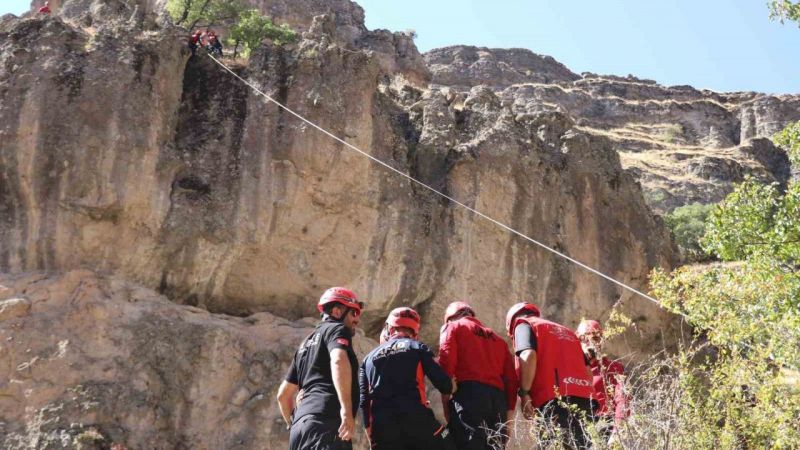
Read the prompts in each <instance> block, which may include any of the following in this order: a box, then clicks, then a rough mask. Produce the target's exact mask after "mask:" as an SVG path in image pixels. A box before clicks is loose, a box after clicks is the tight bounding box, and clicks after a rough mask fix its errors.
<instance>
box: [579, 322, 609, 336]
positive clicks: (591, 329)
mask: <svg viewBox="0 0 800 450" xmlns="http://www.w3.org/2000/svg"><path fill="white" fill-rule="evenodd" d="M575 334H577V335H578V337H581V336H584V335H587V334H599V335H601V336H602V335H603V327H602V326H600V322H598V321H596V320H582V321H581V323H580V325H578V329H577V330H575Z"/></svg>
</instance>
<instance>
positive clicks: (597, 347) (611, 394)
mask: <svg viewBox="0 0 800 450" xmlns="http://www.w3.org/2000/svg"><path fill="white" fill-rule="evenodd" d="M575 334H576V335H577V336H578V339H580V340H581V347H582V348H583V353H584V354H585V355H586V357H587V358H588V359H589V368H590V369H591V370H592V385H593V387H594V395H593V396H592V398H593V399H594V400H596V401H597V409H596V410H595V412H594V415H595V417H596V418H597V419H598V422H599V424H600V427H601V428H600V429H601V431H602V432H603V435H604V436H605V437H606V438H607V439H608V438H612V435H613V434H615V433H616V432H618V431H619V427H620V425H621V424H622V423H623V422H624V421H625V419H626V418H627V417H628V415H630V411H629V410H628V399H627V396H626V395H625V387H624V384H623V382H624V380H625V367H624V366H623V365H622V363H620V362H619V361H612V360H610V359H608V358H606V356H605V355H603V350H602V348H603V327H602V326H600V322H598V321H596V320H583V321H581V323H580V325H578V329H577V330H576V331H575Z"/></svg>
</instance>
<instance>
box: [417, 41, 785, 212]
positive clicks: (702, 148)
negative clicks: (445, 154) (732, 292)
mask: <svg viewBox="0 0 800 450" xmlns="http://www.w3.org/2000/svg"><path fill="white" fill-rule="evenodd" d="M425 60H426V61H427V62H428V64H429V66H430V69H431V71H432V73H433V79H432V82H433V83H435V84H441V85H447V86H450V87H452V88H453V89H455V90H457V91H460V92H466V91H467V90H468V89H469V87H470V86H473V85H475V84H486V85H488V86H490V87H491V88H492V89H493V90H494V91H495V92H496V94H497V96H498V97H500V98H501V99H502V100H503V102H504V103H505V104H507V105H509V107H510V108H511V109H512V110H513V111H515V112H518V113H535V112H541V111H560V112H563V113H565V114H568V115H570V116H571V117H574V118H575V119H576V121H577V124H578V126H579V128H580V129H581V130H582V131H584V132H586V133H589V134H594V135H600V136H605V137H607V138H609V139H610V140H611V142H612V143H613V148H614V149H615V150H616V151H617V152H618V153H619V154H620V159H621V161H622V164H623V167H625V168H630V169H631V172H632V173H633V174H634V176H635V177H636V178H637V179H638V180H639V181H641V182H642V185H643V188H644V190H645V194H646V198H647V200H648V203H649V204H650V206H651V207H652V208H653V210H654V211H656V212H658V213H664V212H667V211H670V210H672V209H674V208H675V207H677V206H681V205H684V204H687V203H693V202H700V203H712V202H717V201H719V200H721V199H722V198H724V196H725V195H727V194H728V193H729V192H730V191H731V189H732V186H733V183H735V182H739V181H741V180H742V179H743V178H744V176H745V175H747V174H750V175H752V176H754V177H756V178H758V179H760V180H762V181H764V182H778V183H781V184H784V185H785V183H786V182H787V180H788V177H789V173H790V171H789V162H788V159H787V158H786V156H785V152H784V151H783V150H781V149H778V148H776V147H775V146H773V145H772V143H771V141H769V140H768V139H769V138H771V137H772V135H773V134H775V133H776V132H778V131H780V130H781V129H783V127H785V126H786V124H788V123H789V122H791V121H795V120H800V96H798V95H780V96H772V95H764V94H757V93H749V92H744V93H732V94H722V93H716V92H712V91H707V90H697V89H694V88H692V87H691V86H671V87H665V86H661V85H659V84H657V83H656V82H655V81H651V80H641V79H638V78H635V77H632V76H629V77H626V78H623V77H614V76H600V75H596V74H592V73H584V74H583V76H582V77H579V76H577V75H575V74H572V73H571V72H569V70H567V69H566V68H565V67H564V66H563V65H561V64H560V63H558V62H556V61H555V60H553V59H552V58H549V57H542V56H539V55H536V54H533V53H531V52H529V51H527V50H504V49H486V48H475V47H467V46H457V47H448V48H443V49H437V50H433V51H431V52H429V53H427V54H426V55H425Z"/></svg>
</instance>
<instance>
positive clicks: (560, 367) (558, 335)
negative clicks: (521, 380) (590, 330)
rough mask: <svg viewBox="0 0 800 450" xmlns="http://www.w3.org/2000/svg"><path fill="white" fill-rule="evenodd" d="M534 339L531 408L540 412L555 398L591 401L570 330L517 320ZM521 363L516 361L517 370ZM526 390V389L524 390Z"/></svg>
mask: <svg viewBox="0 0 800 450" xmlns="http://www.w3.org/2000/svg"><path fill="white" fill-rule="evenodd" d="M520 322H527V323H528V324H529V325H530V326H531V329H532V330H533V334H534V335H535V336H536V374H535V375H534V377H533V384H532V385H531V387H530V391H531V400H532V401H533V406H534V407H536V408H539V407H541V406H543V405H544V404H545V403H547V402H549V401H550V400H553V399H554V398H556V397H557V396H572V397H583V398H591V397H592V394H593V393H594V388H593V387H592V379H591V376H590V372H589V369H588V368H587V367H586V360H585V359H584V356H583V349H581V342H580V340H578V336H576V335H575V332H574V331H572V330H570V329H569V328H567V327H565V326H563V325H559V324H557V323H555V322H550V321H549V320H544V319H540V318H538V317H520V318H517V319H516V320H515V321H514V324H513V325H512V327H511V334H512V336H513V334H514V328H516V326H517V325H518V324H519V323H520ZM519 365H520V360H519V358H517V368H518V369H519ZM523 387H525V386H523Z"/></svg>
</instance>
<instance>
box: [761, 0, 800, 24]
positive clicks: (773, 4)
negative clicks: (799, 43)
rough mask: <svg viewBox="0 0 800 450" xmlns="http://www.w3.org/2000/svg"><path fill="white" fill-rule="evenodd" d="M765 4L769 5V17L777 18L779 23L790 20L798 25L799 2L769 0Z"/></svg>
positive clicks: (799, 15) (799, 22) (799, 19)
mask: <svg viewBox="0 0 800 450" xmlns="http://www.w3.org/2000/svg"><path fill="white" fill-rule="evenodd" d="M767 4H768V5H769V17H770V19H772V20H779V21H780V22H781V23H784V22H785V21H786V20H792V21H795V22H798V25H800V2H792V1H789V0H771V1H769V2H768V3H767Z"/></svg>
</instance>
